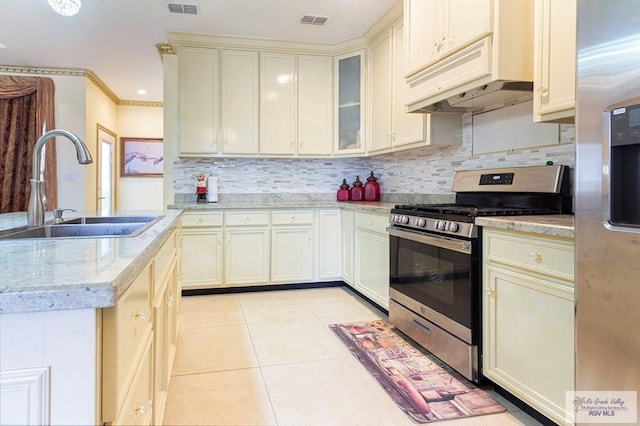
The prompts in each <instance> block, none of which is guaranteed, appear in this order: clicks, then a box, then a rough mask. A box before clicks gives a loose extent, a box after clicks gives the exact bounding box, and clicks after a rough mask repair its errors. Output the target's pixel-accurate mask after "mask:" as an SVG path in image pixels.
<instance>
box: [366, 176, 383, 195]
mask: <svg viewBox="0 0 640 426" xmlns="http://www.w3.org/2000/svg"><path fill="white" fill-rule="evenodd" d="M364 199H365V200H366V201H380V184H379V183H378V178H376V177H375V176H374V175H373V172H371V174H370V175H369V177H368V178H367V183H365V184H364Z"/></svg>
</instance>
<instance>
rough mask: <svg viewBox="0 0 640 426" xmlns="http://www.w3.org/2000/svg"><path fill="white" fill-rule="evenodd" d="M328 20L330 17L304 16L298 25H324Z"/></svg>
mask: <svg viewBox="0 0 640 426" xmlns="http://www.w3.org/2000/svg"><path fill="white" fill-rule="evenodd" d="M328 20H329V17H328V16H315V15H302V16H301V17H300V20H299V21H298V23H299V24H301V25H324V24H326V22H327V21H328Z"/></svg>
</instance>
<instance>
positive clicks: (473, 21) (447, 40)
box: [404, 0, 493, 75]
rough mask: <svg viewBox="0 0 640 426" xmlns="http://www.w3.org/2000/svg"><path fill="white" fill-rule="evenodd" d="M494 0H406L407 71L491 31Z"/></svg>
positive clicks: (413, 69)
mask: <svg viewBox="0 0 640 426" xmlns="http://www.w3.org/2000/svg"><path fill="white" fill-rule="evenodd" d="M492 3H493V2H492V0H431V1H424V0H405V2H404V13H405V22H407V24H408V25H407V33H406V43H407V57H406V70H407V74H408V75H409V74H414V73H416V72H418V71H420V70H421V69H423V68H425V67H426V66H427V65H429V64H431V63H433V62H434V61H436V60H438V59H439V58H441V57H443V56H447V55H448V54H450V53H451V52H454V51H456V50H458V49H460V48H461V47H463V46H466V45H468V44H470V43H472V42H473V41H475V40H478V39H480V38H482V37H484V36H486V35H488V34H490V33H491V32H492V30H493V29H492V22H491V13H492V7H493V4H492Z"/></svg>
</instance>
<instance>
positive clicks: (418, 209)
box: [394, 204, 558, 219]
mask: <svg viewBox="0 0 640 426" xmlns="http://www.w3.org/2000/svg"><path fill="white" fill-rule="evenodd" d="M394 210H395V212H397V213H399V212H400V211H403V212H405V214H412V213H414V212H415V213H432V214H437V215H459V216H461V217H469V218H472V219H473V218H475V217H478V216H515V215H537V214H554V213H558V212H557V211H553V210H549V209H544V208H531V207H512V206H499V207H490V206H470V205H464V204H415V205H402V204H399V205H396V206H395V209H394Z"/></svg>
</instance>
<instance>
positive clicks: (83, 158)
mask: <svg viewBox="0 0 640 426" xmlns="http://www.w3.org/2000/svg"><path fill="white" fill-rule="evenodd" d="M56 136H64V137H66V138H67V139H69V140H70V141H71V142H73V144H74V145H75V147H76V156H77V157H78V163H80V164H90V163H91V162H93V159H92V158H91V153H90V152H89V148H87V146H86V145H85V144H84V142H82V140H80V138H79V137H78V136H76V135H74V134H73V133H71V132H69V131H67V130H60V129H57V130H50V131H48V132H47V133H45V134H44V135H42V136H40V139H38V141H37V142H36V145H35V147H34V148H33V164H32V169H31V170H32V173H31V181H30V182H31V197H30V198H29V208H28V210H27V221H28V225H29V227H30V228H31V227H34V226H42V225H44V202H43V198H44V180H42V181H41V180H40V161H41V158H42V149H43V148H44V145H45V144H46V143H47V141H48V140H49V139H51V138H55V137H56Z"/></svg>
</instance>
